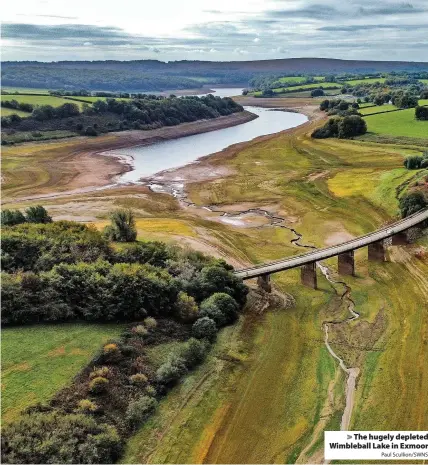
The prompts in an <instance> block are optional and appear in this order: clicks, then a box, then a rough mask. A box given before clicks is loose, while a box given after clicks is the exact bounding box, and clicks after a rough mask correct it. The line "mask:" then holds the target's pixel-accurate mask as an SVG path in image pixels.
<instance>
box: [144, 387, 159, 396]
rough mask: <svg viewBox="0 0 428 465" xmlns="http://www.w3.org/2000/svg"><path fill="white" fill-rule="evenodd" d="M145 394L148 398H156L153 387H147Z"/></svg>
mask: <svg viewBox="0 0 428 465" xmlns="http://www.w3.org/2000/svg"><path fill="white" fill-rule="evenodd" d="M146 394H147V395H148V396H150V397H156V395H157V392H156V389H155V388H154V387H153V386H150V385H147V386H146Z"/></svg>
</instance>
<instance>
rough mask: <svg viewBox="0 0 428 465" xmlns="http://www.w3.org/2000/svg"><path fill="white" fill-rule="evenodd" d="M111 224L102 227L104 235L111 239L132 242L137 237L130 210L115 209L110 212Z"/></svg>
mask: <svg viewBox="0 0 428 465" xmlns="http://www.w3.org/2000/svg"><path fill="white" fill-rule="evenodd" d="M110 219H111V226H106V227H105V228H104V234H105V236H106V237H107V238H108V239H109V240H111V241H117V242H133V241H135V239H136V238H137V229H136V227H135V219H134V214H133V213H132V211H131V210H127V209H122V210H115V211H113V212H112V213H111V214H110Z"/></svg>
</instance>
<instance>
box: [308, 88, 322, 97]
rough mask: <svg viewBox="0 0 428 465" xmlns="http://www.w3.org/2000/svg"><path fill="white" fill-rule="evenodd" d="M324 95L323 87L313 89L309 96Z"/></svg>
mask: <svg viewBox="0 0 428 465" xmlns="http://www.w3.org/2000/svg"><path fill="white" fill-rule="evenodd" d="M323 95H324V89H314V90H313V91H312V92H311V97H321V96H323Z"/></svg>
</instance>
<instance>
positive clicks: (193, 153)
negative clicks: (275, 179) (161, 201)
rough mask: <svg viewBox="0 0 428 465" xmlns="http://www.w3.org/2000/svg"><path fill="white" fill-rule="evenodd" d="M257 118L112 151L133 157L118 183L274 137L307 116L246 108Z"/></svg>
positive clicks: (229, 92) (226, 93) (228, 93)
mask: <svg viewBox="0 0 428 465" xmlns="http://www.w3.org/2000/svg"><path fill="white" fill-rule="evenodd" d="M240 93H241V89H230V88H229V89H217V92H216V93H215V94H214V95H219V96H220V97H227V96H231V95H239V94H240ZM245 109H246V110H248V111H251V112H252V113H255V114H257V115H258V118H256V119H254V120H253V121H249V122H248V123H243V124H240V125H238V126H233V127H230V128H225V129H218V130H216V131H212V132H206V133H203V134H196V135H193V136H186V137H181V138H179V139H173V140H167V141H163V142H159V143H156V144H153V145H149V146H145V147H144V146H140V147H131V148H126V149H121V150H115V151H114V152H113V153H117V154H120V155H130V156H132V157H133V166H134V170H133V171H129V172H127V173H125V174H124V175H123V176H121V178H120V179H119V182H136V181H138V180H139V179H140V178H145V177H148V176H152V175H153V174H155V173H159V172H160V171H164V170H167V169H171V168H178V167H179V166H183V165H186V164H188V163H191V162H193V161H195V160H197V159H198V158H200V157H203V156H206V155H209V154H211V153H215V152H219V151H220V150H223V149H225V148H226V147H229V145H232V144H237V143H239V142H245V141H249V140H252V139H254V138H255V137H258V136H263V135H266V134H273V133H275V132H279V131H283V130H284V129H288V128H292V127H295V126H298V125H300V124H303V123H305V122H306V121H307V117H306V116H305V115H302V114H300V113H289V112H285V111H275V110H271V109H266V108H259V107H245Z"/></svg>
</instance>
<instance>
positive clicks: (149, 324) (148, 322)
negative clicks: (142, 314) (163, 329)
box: [144, 316, 158, 329]
mask: <svg viewBox="0 0 428 465" xmlns="http://www.w3.org/2000/svg"><path fill="white" fill-rule="evenodd" d="M157 325H158V323H157V321H156V320H155V319H154V318H152V317H151V316H148V317H147V318H145V319H144V326H145V327H146V328H147V329H154V328H156V326H157Z"/></svg>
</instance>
